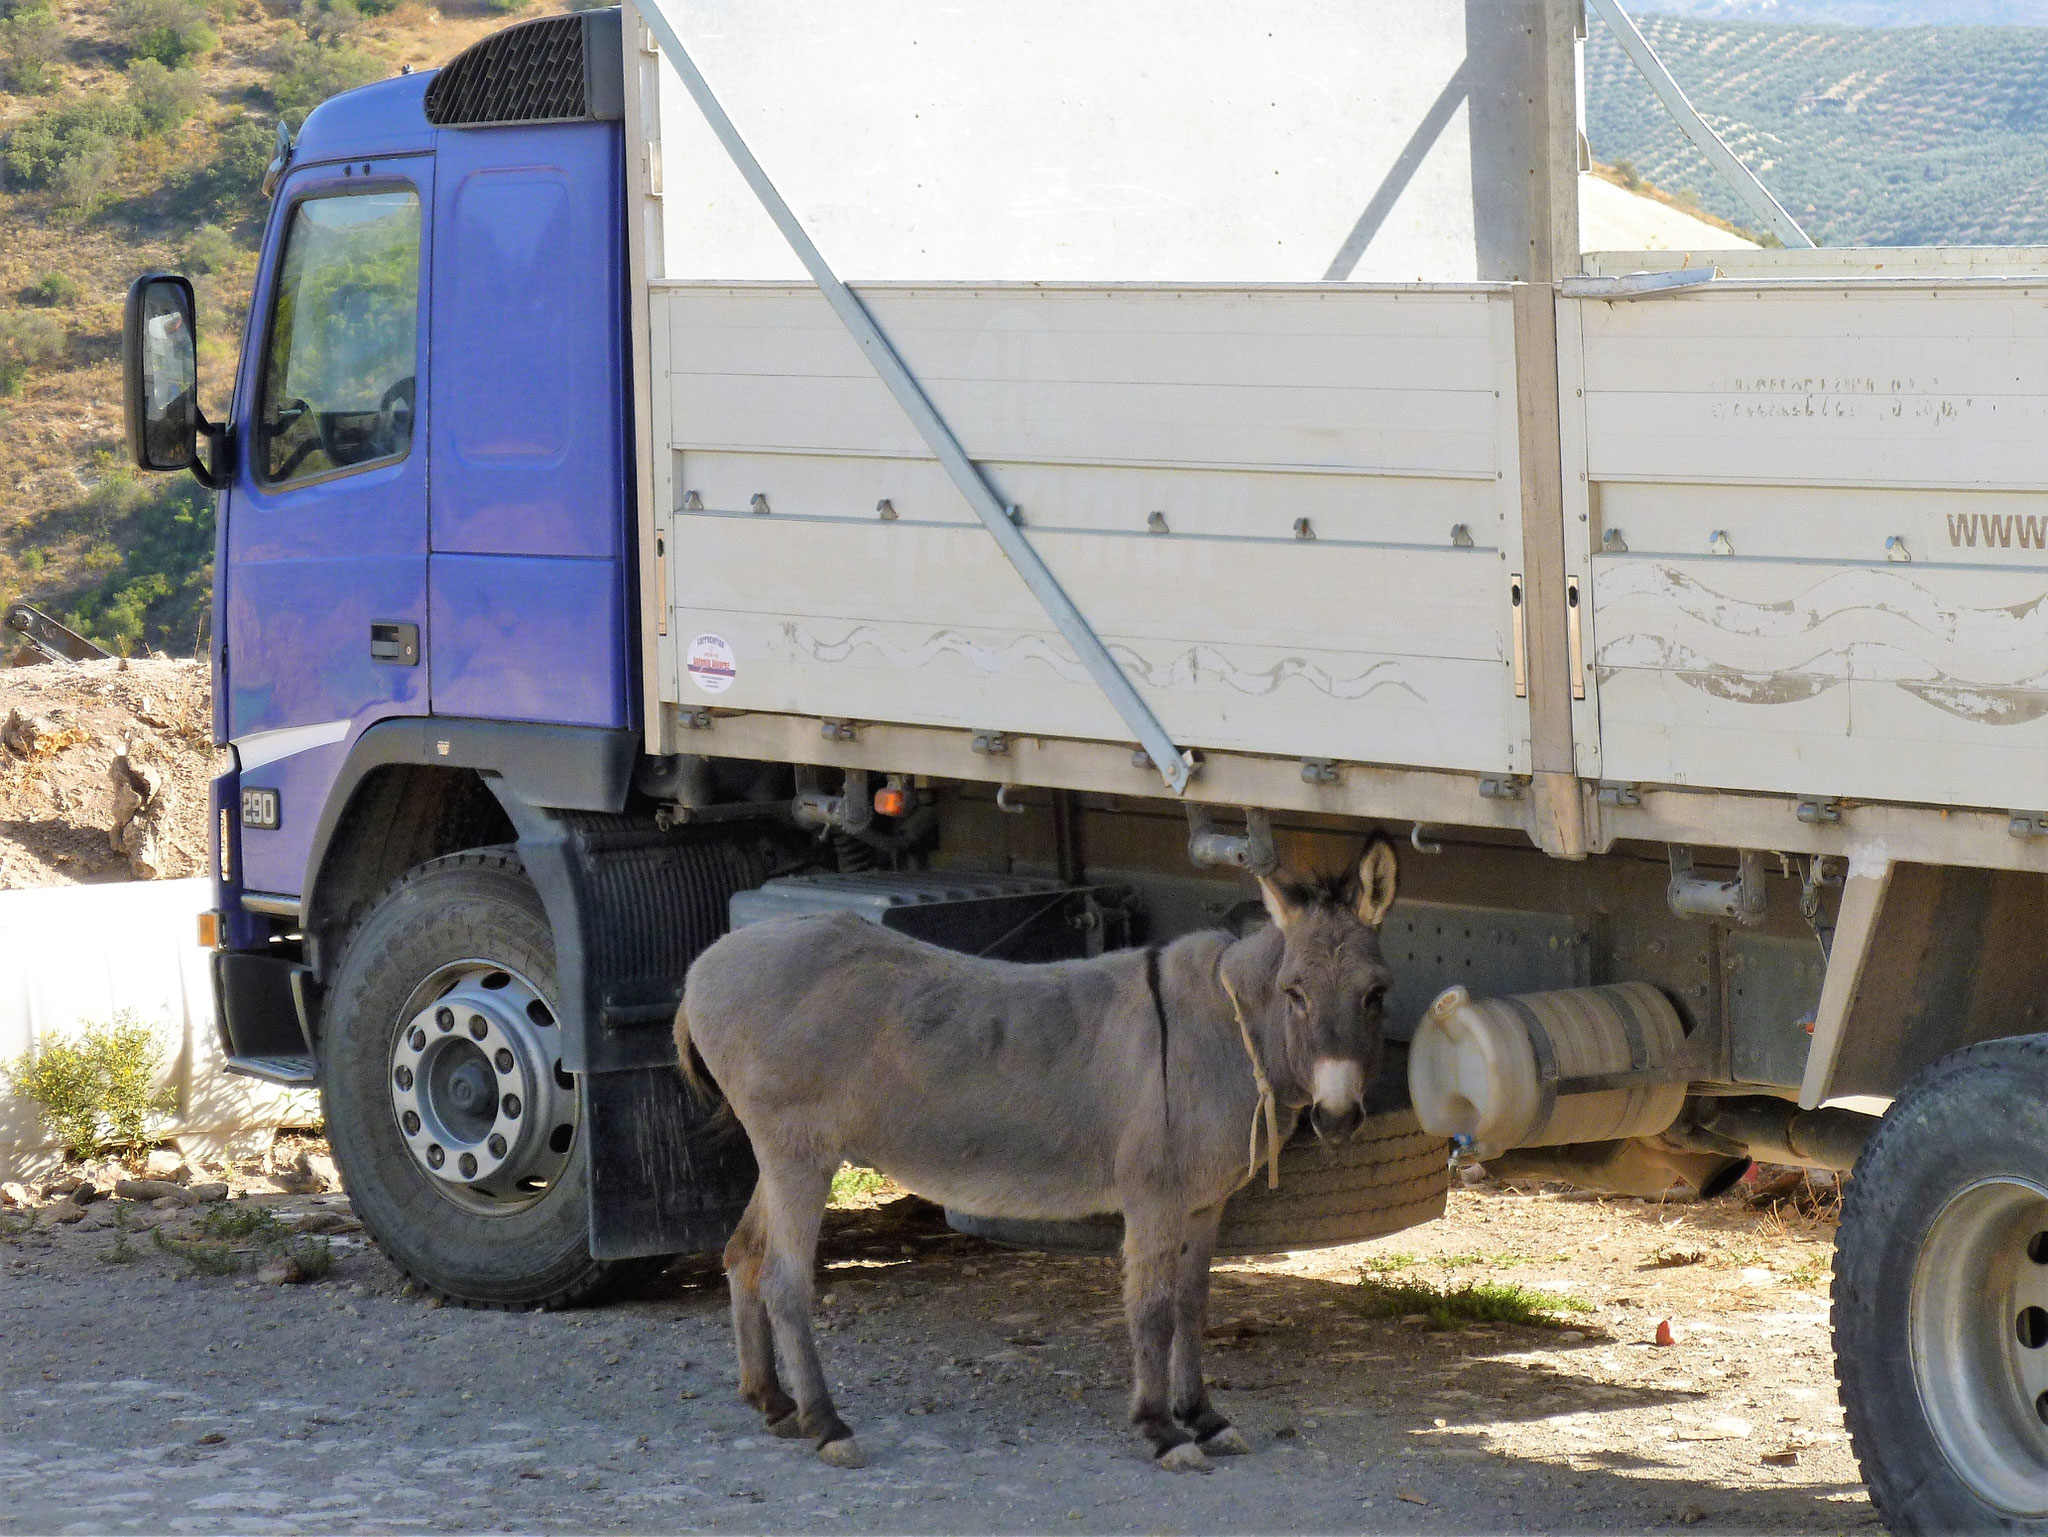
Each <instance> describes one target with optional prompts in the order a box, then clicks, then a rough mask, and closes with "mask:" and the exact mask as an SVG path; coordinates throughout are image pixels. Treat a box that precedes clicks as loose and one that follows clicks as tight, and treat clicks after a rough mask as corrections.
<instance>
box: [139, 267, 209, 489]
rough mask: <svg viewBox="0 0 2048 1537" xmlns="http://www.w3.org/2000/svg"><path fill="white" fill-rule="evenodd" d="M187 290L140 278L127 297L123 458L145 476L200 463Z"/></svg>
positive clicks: (172, 281)
mask: <svg viewBox="0 0 2048 1537" xmlns="http://www.w3.org/2000/svg"><path fill="white" fill-rule="evenodd" d="M192 316H193V304H192V285H191V284H190V283H188V282H187V281H186V280H185V279H183V278H181V277H176V276H173V275H171V274H169V273H164V272H146V273H144V274H143V275H142V276H141V277H139V278H137V279H136V280H135V282H134V283H133V284H132V285H131V286H130V288H129V289H128V312H127V315H126V318H125V321H124V323H123V325H122V328H121V374H122V395H123V400H124V404H125V406H126V414H127V418H128V453H129V456H130V457H131V458H133V459H134V461H135V463H136V465H137V466H138V467H139V468H141V469H145V470H189V469H193V468H195V467H196V466H197V465H198V463H199V429H200V415H199V340H198V337H197V336H196V335H195V334H194V332H193V325H192Z"/></svg>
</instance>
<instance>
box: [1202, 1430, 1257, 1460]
mask: <svg viewBox="0 0 2048 1537" xmlns="http://www.w3.org/2000/svg"><path fill="white" fill-rule="evenodd" d="M1251 1449H1252V1446H1251V1442H1249V1441H1247V1440H1245V1438H1244V1432H1243V1431H1241V1430H1239V1429H1238V1428H1237V1427H1236V1426H1235V1425H1225V1426H1224V1427H1223V1428H1222V1429H1221V1430H1219V1431H1217V1432H1216V1433H1215V1434H1214V1435H1213V1436H1209V1437H1207V1438H1205V1439H1204V1440H1203V1442H1202V1450H1203V1451H1205V1452H1207V1453H1208V1454H1209V1455H1210V1456H1211V1457H1243V1456H1246V1455H1248V1454H1249V1453H1250V1452H1251Z"/></svg>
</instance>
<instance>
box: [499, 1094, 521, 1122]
mask: <svg viewBox="0 0 2048 1537" xmlns="http://www.w3.org/2000/svg"><path fill="white" fill-rule="evenodd" d="M500 1103H501V1104H502V1105H503V1107H504V1110H505V1114H506V1116H507V1117H508V1118H510V1119H512V1120H515V1121H516V1120H518V1119H519V1096H518V1095H517V1094H507V1095H506V1096H505V1098H504V1099H503V1100H502V1101H500Z"/></svg>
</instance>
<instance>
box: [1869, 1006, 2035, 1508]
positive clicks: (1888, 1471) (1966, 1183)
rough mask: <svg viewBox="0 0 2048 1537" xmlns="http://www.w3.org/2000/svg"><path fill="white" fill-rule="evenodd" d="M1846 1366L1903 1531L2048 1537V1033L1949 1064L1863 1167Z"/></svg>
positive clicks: (1918, 1088)
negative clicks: (2047, 1535)
mask: <svg viewBox="0 0 2048 1537" xmlns="http://www.w3.org/2000/svg"><path fill="white" fill-rule="evenodd" d="M1834 1327H1835V1370H1836V1377H1837V1380H1838V1381H1839V1383H1840V1384H1841V1390H1842V1406H1843V1409H1844V1411H1845V1414H1846V1418H1847V1423H1848V1429H1849V1435H1850V1438H1851V1440H1852V1441H1853V1443H1854V1445H1855V1449H1856V1455H1857V1458H1858V1460H1859V1461H1860V1462H1861V1464H1862V1467H1863V1476H1864V1479H1865V1480H1866V1481H1867V1482H1868V1483H1869V1485H1870V1493H1871V1497H1872V1499H1873V1500H1874V1501H1875V1502H1876V1504H1877V1509H1878V1513H1879V1514H1880V1515H1881V1516H1882V1517H1883V1518H1884V1520H1885V1523H1886V1525H1888V1526H1889V1527H1890V1528H1891V1529H1892V1530H1893V1531H1894V1532H1899V1533H1918V1532H1961V1531H1972V1532H1975V1531H1987V1532H1988V1531H2008V1532H2014V1531H2019V1532H2048V1035H2033V1036H2023V1037H2019V1038H2017V1039H2012V1040H2002V1041H1991V1042H1987V1043H1986V1044H1984V1045H1981V1046H1972V1047H1970V1048H1968V1049H1967V1050H1964V1051H1960V1052H1957V1053H1955V1054H1954V1055H1952V1056H1949V1057H1944V1058H1943V1059H1942V1060H1941V1061H1939V1062H1937V1063H1935V1064H1934V1065H1933V1066H1932V1067H1930V1068H1928V1069H1927V1070H1926V1071H1925V1072H1923V1073H1922V1074H1921V1075H1920V1076H1919V1077H1918V1078H1917V1079H1915V1080H1914V1081H1913V1083H1912V1084H1910V1085H1909V1086H1908V1088H1907V1090H1906V1092H1905V1094H1904V1095H1902V1096H1901V1097H1900V1099H1899V1100H1898V1101H1897V1103H1895V1104H1894V1105H1893V1106H1892V1108H1891V1111H1890V1113H1889V1114H1887V1115H1886V1116H1885V1118H1884V1121H1883V1124H1882V1125H1880V1126H1879V1127H1878V1129H1877V1132H1876V1134H1875V1135H1874V1136H1872V1138H1871V1139H1870V1145H1869V1146H1868V1147H1867V1148H1865V1149H1864V1152H1863V1156H1862V1158H1861V1160H1860V1161H1859V1162H1858V1163H1857V1165H1856V1177H1855V1179H1854V1180H1853V1182H1852V1183H1851V1184H1850V1187H1849V1191H1848V1196H1847V1201H1846V1205H1845V1208H1844V1212H1843V1219H1842V1227H1841V1231H1840V1233H1839V1235H1838V1236H1837V1238H1836V1259H1835V1285H1834Z"/></svg>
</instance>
